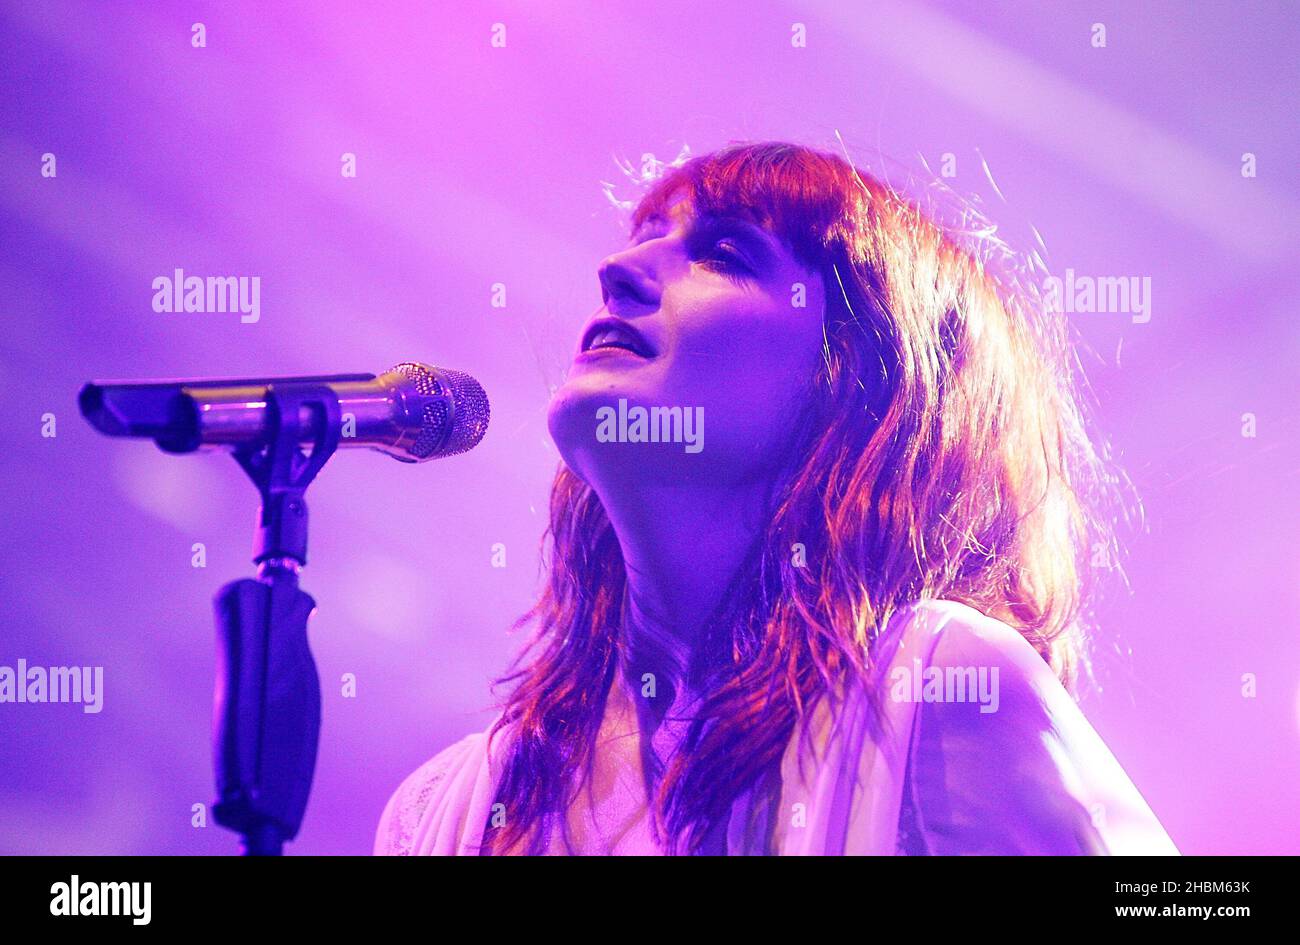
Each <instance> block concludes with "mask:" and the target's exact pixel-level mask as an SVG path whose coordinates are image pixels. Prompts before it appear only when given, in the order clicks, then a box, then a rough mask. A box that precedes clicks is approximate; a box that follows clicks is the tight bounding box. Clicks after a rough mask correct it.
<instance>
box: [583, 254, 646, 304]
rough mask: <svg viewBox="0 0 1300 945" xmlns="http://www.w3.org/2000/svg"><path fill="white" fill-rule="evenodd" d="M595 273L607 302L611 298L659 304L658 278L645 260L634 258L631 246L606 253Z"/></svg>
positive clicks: (617, 300) (607, 302)
mask: <svg viewBox="0 0 1300 945" xmlns="http://www.w3.org/2000/svg"><path fill="white" fill-rule="evenodd" d="M596 275H597V276H598V277H599V279H600V294H601V297H602V298H603V299H604V302H605V304H606V305H609V304H610V301H611V300H613V301H616V302H625V303H631V304H633V305H651V306H657V305H658V304H659V284H658V282H657V280H656V279H655V277H654V276H653V275H652V274H651V272H650V271H649V270H648V269H647V268H646V265H645V262H644V260H640V259H637V258H635V257H634V256H633V253H632V251H631V250H627V251H624V252H621V253H614V254H613V255H612V256H608V257H606V258H605V260H604V262H602V263H601V264H600V266H599V267H598V268H597V269H596Z"/></svg>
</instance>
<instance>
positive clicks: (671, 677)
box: [599, 484, 767, 758]
mask: <svg viewBox="0 0 1300 945" xmlns="http://www.w3.org/2000/svg"><path fill="white" fill-rule="evenodd" d="M599 491H600V497H601V501H602V503H603V505H604V507H605V510H606V512H607V514H608V515H609V518H610V522H611V523H612V525H613V527H614V531H615V533H616V534H617V536H618V540H619V545H620V547H621V549H622V552H623V561H624V564H625V567H626V571H627V592H628V596H627V606H626V609H625V612H624V615H623V635H624V636H623V639H624V644H625V646H624V663H623V671H624V678H625V679H626V682H627V685H628V689H629V691H630V692H631V693H632V695H633V696H634V698H636V702H637V715H638V718H640V719H641V720H642V726H641V727H642V731H643V733H655V734H658V735H659V736H660V739H659V740H666V741H667V742H668V744H665V745H663V746H662V748H663V750H661V747H660V745H659V744H658V743H656V745H655V748H656V754H658V755H659V757H660V758H664V757H667V754H666V753H665V751H666V750H668V749H670V748H671V747H673V746H674V745H675V742H676V739H677V738H678V737H679V736H680V734H681V731H682V730H684V724H685V722H687V721H689V718H690V717H691V716H692V715H693V712H692V711H691V710H692V707H693V706H694V704H695V702H696V701H697V699H698V698H699V696H700V693H699V692H696V691H694V688H693V682H694V681H693V680H692V678H691V672H690V671H691V669H692V668H693V667H695V666H696V665H697V659H698V657H699V648H700V645H701V643H702V636H703V631H704V630H705V628H706V626H707V624H708V621H709V618H710V617H711V616H712V615H713V614H714V612H715V611H716V610H717V609H718V607H719V606H720V605H721V604H722V602H723V599H724V596H725V595H726V593H727V591H728V589H729V588H730V585H731V583H732V581H733V579H734V578H735V576H736V574H737V571H738V570H739V569H740V567H741V566H742V564H743V563H744V561H745V559H746V557H747V556H748V555H749V553H750V551H751V550H752V548H753V546H754V542H755V541H756V540H757V539H758V537H759V533H760V530H761V524H762V519H763V516H762V512H763V510H764V508H765V503H766V499H767V495H766V492H765V488H764V487H763V486H762V485H755V486H753V487H750V488H745V489H737V488H735V487H728V488H725V489H717V488H707V487H702V486H695V485H690V486H682V485H673V486H664V487H654V486H651V487H646V486H644V485H643V484H637V485H636V486H635V487H634V488H633V487H630V486H629V487H626V488H623V489H620V488H608V489H602V490H599ZM666 718H667V719H669V720H670V724H669V725H667V726H662V725H661V723H662V722H663V721H664V720H665V719H666ZM674 719H676V720H679V721H678V722H676V723H671V720H674ZM661 727H662V728H663V731H662V732H660V729H661ZM657 741H658V740H657Z"/></svg>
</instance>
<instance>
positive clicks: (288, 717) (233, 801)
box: [212, 383, 341, 856]
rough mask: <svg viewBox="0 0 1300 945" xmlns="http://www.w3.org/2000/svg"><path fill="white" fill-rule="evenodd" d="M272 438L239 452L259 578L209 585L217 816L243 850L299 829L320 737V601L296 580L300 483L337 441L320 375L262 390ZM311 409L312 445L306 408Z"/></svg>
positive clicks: (300, 558)
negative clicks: (314, 639)
mask: <svg viewBox="0 0 1300 945" xmlns="http://www.w3.org/2000/svg"><path fill="white" fill-rule="evenodd" d="M267 409H268V414H269V418H270V421H271V435H270V437H269V438H268V441H267V442H266V444H265V445H260V444H259V445H257V446H245V447H240V448H239V449H237V450H236V451H235V459H236V460H237V461H238V462H239V465H240V466H241V467H243V469H244V471H245V472H246V473H248V476H249V478H250V479H252V481H253V484H254V485H255V486H257V490H258V493H259V494H260V495H261V509H260V511H259V513H258V521H257V530H256V533H255V536H254V540H253V562H254V564H256V565H257V577H256V578H242V579H240V580H236V581H232V582H230V583H229V584H226V585H225V586H224V587H222V588H221V590H220V591H218V592H217V595H216V597H215V599H214V600H213V604H214V607H215V612H216V628H217V678H216V690H215V696H214V707H213V722H212V727H213V732H212V736H213V760H214V764H215V769H216V784H217V794H218V799H217V802H216V803H215V804H214V805H213V816H214V817H215V819H216V821H217V823H219V824H221V825H222V826H223V827H228V828H230V829H231V830H235V831H237V832H238V833H239V834H240V835H241V838H242V846H243V853H244V855H245V856H278V855H280V853H281V852H282V849H283V845H284V843H285V842H286V841H289V840H292V839H293V838H294V837H296V836H297V835H298V828H299V827H300V826H301V824H302V817H303V813H304V812H305V811H306V809H307V796H308V794H309V793H310V792H311V782H312V775H313V773H314V772H315V768H316V750H317V747H318V745H319V742H320V720H321V693H320V679H319V677H318V675H317V672H316V663H315V661H314V660H313V659H312V655H311V649H310V647H309V646H308V640H307V619H308V617H309V616H310V615H311V613H312V611H313V610H314V609H315V607H316V602H315V601H314V600H313V599H312V598H311V596H310V595H309V594H307V593H306V592H305V591H303V590H301V589H300V588H299V587H298V571H299V569H300V568H301V567H302V566H303V565H305V564H306V563H307V503H306V502H305V501H304V499H303V496H304V493H305V492H306V490H307V486H308V485H310V484H311V481H312V480H313V479H314V478H315V477H316V474H317V473H318V472H320V470H321V467H322V466H324V465H325V462H326V460H328V459H329V458H330V456H332V455H333V454H334V451H335V449H337V447H338V443H339V434H340V429H341V420H340V411H339V401H338V396H337V394H335V392H334V391H333V390H331V389H330V388H329V387H328V386H326V385H323V384H309V383H308V384H304V383H297V384H273V385H271V386H270V387H268V388H267ZM304 411H305V412H306V414H307V416H308V417H310V416H311V414H312V413H313V412H314V413H316V414H317V418H316V419H317V421H318V422H316V423H314V424H313V425H312V426H314V427H315V429H316V430H317V431H318V432H317V434H316V435H315V438H314V440H313V442H312V443H311V444H310V452H309V453H304V452H303V451H302V449H301V447H300V443H301V442H302V441H303V439H304V436H303V426H302V419H303V417H302V415H303V413H304Z"/></svg>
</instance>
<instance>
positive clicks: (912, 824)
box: [374, 601, 1178, 855]
mask: <svg viewBox="0 0 1300 945" xmlns="http://www.w3.org/2000/svg"><path fill="white" fill-rule="evenodd" d="M876 665H877V668H876V670H875V672H876V676H875V678H874V680H873V682H874V684H875V685H876V686H877V687H878V689H879V690H880V691H882V692H883V693H884V694H885V698H884V699H882V701H881V706H882V707H883V710H884V713H883V714H884V720H883V724H881V723H877V722H875V721H874V720H873V718H872V714H871V713H870V711H869V707H868V703H867V700H866V696H865V692H864V691H863V690H862V689H861V688H858V687H855V688H854V690H852V691H851V692H850V694H849V696H848V697H847V698H845V699H843V700H841V701H840V704H839V708H838V710H837V711H832V710H831V709H830V707H829V704H828V702H827V700H821V701H820V702H819V703H818V707H817V709H816V710H815V713H814V716H813V721H812V733H811V734H812V737H811V738H810V740H809V743H808V744H807V745H805V746H804V747H803V749H802V750H801V748H800V744H799V738H798V733H797V731H796V733H795V734H794V735H792V736H791V740H790V743H789V745H788V746H787V748H786V752H785V756H784V758H783V759H782V763H781V777H780V783H779V785H774V786H771V787H769V789H767V790H763V789H762V788H754V789H752V790H750V791H747V792H746V793H744V794H742V795H741V796H740V797H738V798H737V799H736V801H735V803H734V804H733V805H732V812H731V817H730V819H729V821H728V823H727V824H726V825H725V828H726V829H725V836H723V831H720V832H719V835H718V837H717V838H716V842H715V843H714V844H713V848H712V850H710V851H709V852H716V853H723V852H725V853H728V854H766V853H778V854H782V855H841V854H849V855H861V854H874V855H880V854H895V853H898V854H943V855H950V854H1118V855H1125V854H1173V855H1176V854H1177V853H1178V850H1177V848H1176V847H1175V846H1174V844H1173V842H1172V841H1171V840H1170V838H1169V836H1168V834H1166V833H1165V830H1164V828H1163V827H1161V825H1160V822H1159V821H1158V820H1157V819H1156V817H1155V815H1154V814H1153V813H1152V812H1151V809H1150V807H1148V806H1147V804H1146V802H1145V801H1144V800H1143V798H1142V796H1141V794H1139V793H1138V791H1137V789H1136V788H1135V787H1134V785H1133V783H1132V781H1130V780H1129V778H1128V776H1127V775H1126V774H1125V773H1124V770H1123V768H1121V767H1120V765H1119V763H1118V762H1117V761H1116V760H1115V757H1114V756H1113V755H1112V754H1111V753H1110V751H1109V750H1108V749H1107V748H1106V746H1105V744H1104V743H1103V742H1102V740H1101V738H1100V737H1099V736H1098V735H1097V733H1096V731H1095V730H1094V729H1093V727H1092V726H1091V725H1090V724H1089V723H1088V720H1087V719H1086V718H1085V717H1084V715H1083V713H1082V712H1081V711H1080V710H1079V707H1078V706H1077V705H1076V704H1075V702H1074V700H1073V699H1072V698H1071V697H1070V695H1069V693H1067V692H1066V690H1065V688H1064V687H1063V686H1062V685H1061V684H1060V682H1059V681H1058V680H1057V678H1056V676H1055V674H1054V673H1053V672H1052V671H1051V669H1050V668H1049V667H1048V666H1047V664H1046V663H1045V662H1044V661H1043V659H1042V657H1040V656H1039V655H1038V653H1037V652H1036V651H1035V650H1034V648H1033V647H1032V646H1030V644H1029V643H1028V641H1026V640H1025V638H1024V637H1023V636H1021V635H1020V633H1018V632H1017V631H1016V630H1014V629H1013V628H1011V627H1009V626H1007V625H1006V624H1004V623H1002V622H1001V621H998V620H995V619H993V618H991V617H987V616H985V615H984V614H981V613H979V612H978V611H976V610H974V609H972V608H971V607H968V606H966V605H965V604H960V603H956V602H954V601H923V602H917V603H914V604H912V605H910V606H908V607H905V608H901V609H900V610H899V611H898V612H897V613H896V614H895V615H894V617H893V618H892V619H891V621H890V622H889V625H888V627H887V628H886V630H885V632H884V633H882V634H881V638H880V640H879V641H878V643H877V664H876ZM622 692H623V690H622V687H621V686H612V687H611V697H610V702H609V704H608V705H607V708H606V713H605V719H604V721H603V722H602V726H601V732H600V743H599V745H598V750H597V753H596V759H597V760H596V766H595V770H594V771H593V777H592V780H591V783H590V784H588V785H586V786H585V787H584V789H583V791H582V793H581V797H580V798H579V800H578V801H577V802H576V803H575V804H574V805H573V807H572V808H571V809H570V810H569V811H568V824H569V829H570V838H571V840H572V848H571V849H570V848H566V847H564V846H563V844H562V842H561V841H560V840H559V839H558V836H557V838H556V839H554V840H553V841H552V844H551V848H550V850H549V851H548V852H551V853H567V852H576V853H591V854H654V853H658V852H660V851H659V850H658V848H657V846H656V845H655V843H654V840H653V838H652V836H651V833H650V830H649V820H648V816H647V806H646V797H645V789H644V783H643V780H642V773H641V761H640V751H639V748H638V741H637V738H638V736H637V722H636V713H635V711H634V710H633V707H632V705H631V704H630V701H629V700H628V698H627V697H626V696H624V695H622ZM507 734H508V733H507V732H504V731H503V732H501V733H498V736H497V738H496V740H495V741H494V744H493V746H492V751H491V755H490V757H489V753H488V751H487V749H486V745H487V733H486V731H483V732H475V733H473V734H471V735H468V736H466V737H465V738H463V739H461V740H460V741H459V742H457V743H455V744H454V745H452V746H450V747H449V748H447V749H445V750H443V751H442V752H439V753H438V754H437V755H435V756H434V757H433V758H432V759H430V760H429V761H428V762H426V763H425V764H423V765H421V766H420V767H419V768H418V769H416V770H415V771H414V772H413V773H412V774H410V775H409V776H408V777H407V778H406V779H405V780H404V781H403V782H402V784H401V785H400V786H399V787H398V788H397V790H396V791H395V792H394V793H393V795H392V797H391V798H390V799H389V801H388V804H387V805H386V806H385V808H384V812H383V815H382V816H381V818H380V822H379V827H378V830H377V832H376V836H375V848H374V851H375V853H376V854H396V855H411V854H416V855H454V854H460V855H474V854H477V853H478V849H479V846H480V844H481V843H482V840H483V836H484V830H485V828H486V827H487V825H488V822H489V818H490V817H491V816H492V814H493V804H494V802H495V790H496V785H497V780H498V778H499V776H500V772H501V769H502V762H503V760H504V758H505V751H506V745H507V738H506V736H507ZM498 816H500V812H498ZM555 833H556V834H558V833H559V832H558V831H555Z"/></svg>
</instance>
